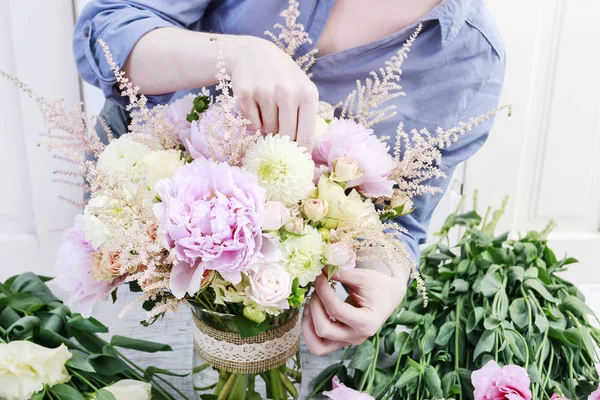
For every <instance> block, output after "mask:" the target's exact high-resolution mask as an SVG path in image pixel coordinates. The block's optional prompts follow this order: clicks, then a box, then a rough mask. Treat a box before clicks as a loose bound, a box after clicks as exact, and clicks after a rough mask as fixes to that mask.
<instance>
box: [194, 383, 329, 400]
mask: <svg viewBox="0 0 600 400" xmlns="http://www.w3.org/2000/svg"><path fill="white" fill-rule="evenodd" d="M332 379H333V378H332ZM315 394H316V393H315ZM200 400H219V397H218V396H217V395H214V394H201V395H200Z"/></svg>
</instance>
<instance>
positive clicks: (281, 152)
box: [242, 135, 315, 205]
mask: <svg viewBox="0 0 600 400" xmlns="http://www.w3.org/2000/svg"><path fill="white" fill-rule="evenodd" d="M242 163H243V167H244V169H246V170H247V171H250V172H252V173H253V174H255V175H256V176H257V177H258V183H259V184H260V185H261V186H262V187H263V188H265V190H266V199H267V200H272V201H280V202H282V203H284V204H286V205H291V204H296V203H298V202H299V201H300V200H302V199H304V198H305V197H306V196H307V195H308V193H309V192H310V191H311V190H313V189H314V185H313V174H314V171H315V170H314V168H315V167H314V163H313V161H312V158H311V156H310V154H308V153H307V152H306V149H305V148H303V147H299V146H298V144H297V143H295V142H293V141H291V140H290V138H289V137H288V136H282V135H275V136H273V135H268V136H267V137H264V138H262V137H261V138H259V139H258V141H257V142H256V143H255V144H254V145H252V146H251V147H250V148H249V149H248V151H247V152H246V156H245V157H244V160H243V161H242Z"/></svg>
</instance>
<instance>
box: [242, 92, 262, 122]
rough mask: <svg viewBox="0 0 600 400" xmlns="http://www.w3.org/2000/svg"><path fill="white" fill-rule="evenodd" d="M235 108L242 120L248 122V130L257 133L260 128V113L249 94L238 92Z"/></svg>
mask: <svg viewBox="0 0 600 400" xmlns="http://www.w3.org/2000/svg"><path fill="white" fill-rule="evenodd" d="M237 106H238V108H239V109H240V112H241V113H242V115H243V116H244V118H246V119H249V120H250V125H249V126H248V129H250V130H253V131H257V130H259V129H261V128H262V125H261V121H260V111H259V110H258V105H257V104H256V101H255V100H254V98H253V96H252V95H251V93H250V92H248V91H246V90H243V89H242V90H240V91H239V94H238V95H237Z"/></svg>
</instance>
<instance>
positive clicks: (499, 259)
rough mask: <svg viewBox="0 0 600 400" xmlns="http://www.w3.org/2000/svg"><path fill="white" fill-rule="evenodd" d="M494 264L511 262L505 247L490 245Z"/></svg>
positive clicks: (489, 249) (490, 253) (489, 252)
mask: <svg viewBox="0 0 600 400" xmlns="http://www.w3.org/2000/svg"><path fill="white" fill-rule="evenodd" d="M487 252H488V254H489V255H490V258H491V259H492V261H493V262H494V264H498V265H508V264H509V263H510V260H509V257H508V252H507V250H506V249H505V248H496V247H490V248H488V249H487Z"/></svg>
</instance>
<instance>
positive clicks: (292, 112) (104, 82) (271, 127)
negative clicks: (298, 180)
mask: <svg viewBox="0 0 600 400" xmlns="http://www.w3.org/2000/svg"><path fill="white" fill-rule="evenodd" d="M180 2H181V4H180ZM207 3H208V1H200V0H184V1H181V0H178V1H177V3H176V4H177V6H176V7H175V6H173V4H174V3H173V2H170V1H167V0H153V1H147V2H141V1H131V0H129V1H116V0H96V1H95V2H93V3H91V4H90V5H89V6H88V7H86V8H85V9H84V12H83V13H82V16H81V17H80V19H79V21H78V22H77V27H76V32H75V36H74V48H75V53H76V58H77V65H78V68H79V71H80V73H81V75H82V77H83V78H84V80H86V81H88V82H90V83H92V84H95V85H97V86H99V87H101V88H102V89H103V90H104V94H105V95H106V97H107V98H111V99H113V100H116V99H118V98H119V95H120V93H119V91H118V88H116V87H115V83H116V82H115V79H114V77H113V76H112V72H111V71H110V68H109V66H108V65H107V63H106V62H105V61H104V55H103V53H102V49H101V48H100V46H98V45H97V43H96V42H97V40H98V39H102V40H104V41H105V42H106V43H107V44H108V46H109V48H110V50H111V52H112V55H113V59H114V60H115V62H116V63H117V65H121V66H123V68H124V70H125V71H126V72H127V73H128V75H129V77H130V78H131V80H132V81H133V82H134V83H135V84H136V85H137V86H139V87H140V89H141V92H142V93H144V94H147V95H159V97H153V98H150V100H151V102H154V103H166V102H168V100H169V99H170V96H171V95H172V93H173V92H175V91H178V90H187V89H194V88H199V87H203V86H209V85H212V84H214V83H215V74H216V53H217V49H216V45H215V43H213V42H212V41H211V37H213V36H216V37H217V40H218V41H219V43H220V45H221V46H222V48H223V50H224V55H225V59H226V60H225V61H226V63H227V68H228V70H229V71H228V72H229V73H230V75H231V77H232V84H233V91H234V94H235V95H236V96H237V97H238V107H239V108H240V110H241V111H242V113H243V114H244V116H245V117H247V118H248V119H250V121H251V122H252V124H251V128H253V129H262V130H263V132H266V133H282V134H286V135H288V136H291V137H292V138H293V139H296V140H297V141H298V142H299V143H300V144H301V145H303V146H306V147H308V148H311V147H312V143H313V138H314V133H315V129H316V113H317V108H318V91H317V89H316V86H315V85H314V84H313V83H312V82H311V81H310V79H309V78H308V77H307V75H306V74H305V73H304V72H303V71H302V70H301V69H300V68H299V67H298V66H297V65H296V63H295V62H294V61H293V60H292V59H291V58H290V57H289V56H287V55H286V54H285V53H284V52H282V51H281V50H280V49H279V48H277V47H276V46H275V45H274V44H273V43H271V42H269V41H267V40H264V39H262V38H257V37H252V36H233V35H213V34H208V33H203V32H192V31H189V30H187V29H186V28H187V27H188V26H189V25H191V24H193V23H194V21H198V20H199V19H200V17H201V16H202V14H203V13H204V11H205V10H206V6H207ZM167 10H168V12H167ZM158 28H162V29H158Z"/></svg>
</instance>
